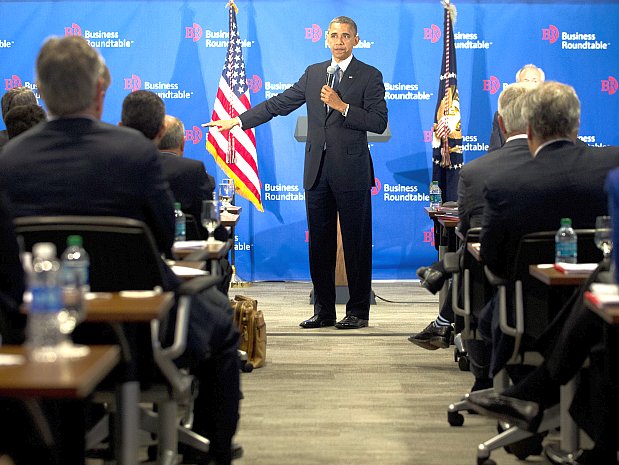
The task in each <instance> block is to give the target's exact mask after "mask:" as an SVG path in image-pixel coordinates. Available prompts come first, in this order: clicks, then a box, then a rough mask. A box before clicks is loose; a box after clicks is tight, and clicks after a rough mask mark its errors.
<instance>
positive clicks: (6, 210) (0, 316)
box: [0, 192, 25, 344]
mask: <svg viewBox="0 0 619 465" xmlns="http://www.w3.org/2000/svg"><path fill="white" fill-rule="evenodd" d="M0 244H1V246H0V334H2V342H4V343H5V344H15V343H19V342H21V338H22V336H23V334H22V330H23V328H24V324H25V318H24V317H23V315H21V314H20V313H19V304H20V303H21V301H22V296H23V294H24V289H25V277H24V269H23V268H22V264H21V261H20V259H19V246H18V245H17V239H16V238H15V232H14V231H13V215H12V212H11V208H10V206H9V202H8V199H7V198H6V196H5V195H4V194H3V193H2V192H0Z"/></svg>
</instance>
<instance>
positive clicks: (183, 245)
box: [170, 240, 234, 277]
mask: <svg viewBox="0 0 619 465" xmlns="http://www.w3.org/2000/svg"><path fill="white" fill-rule="evenodd" d="M230 248H232V249H234V245H233V242H232V241H231V240H228V241H226V242H223V241H217V240H215V241H211V242H209V241H180V242H175V243H174V246H173V248H172V251H173V252H174V255H176V257H177V258H179V259H180V261H174V262H170V263H172V264H173V265H183V261H185V260H188V263H195V262H196V261H207V262H210V271H211V274H212V275H213V276H215V275H218V274H220V273H221V270H220V269H219V265H218V263H219V260H220V259H221V258H224V257H225V256H226V255H227V254H228V251H229V250H230ZM192 257H197V259H195V260H194V259H193V258H192ZM183 266H184V265H183ZM190 266H193V265H190ZM194 277H195V276H194Z"/></svg>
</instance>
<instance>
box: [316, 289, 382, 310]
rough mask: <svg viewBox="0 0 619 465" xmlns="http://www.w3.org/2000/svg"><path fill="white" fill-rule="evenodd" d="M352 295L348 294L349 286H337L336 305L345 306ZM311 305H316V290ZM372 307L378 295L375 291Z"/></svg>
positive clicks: (371, 301)
mask: <svg viewBox="0 0 619 465" xmlns="http://www.w3.org/2000/svg"><path fill="white" fill-rule="evenodd" d="M349 298H350V294H349V292H348V286H335V303H336V304H345V303H346V302H348V299H349ZM309 303H310V305H313V304H314V289H312V291H311V292H310V300H309ZM370 305H376V294H374V291H373V290H372V291H370Z"/></svg>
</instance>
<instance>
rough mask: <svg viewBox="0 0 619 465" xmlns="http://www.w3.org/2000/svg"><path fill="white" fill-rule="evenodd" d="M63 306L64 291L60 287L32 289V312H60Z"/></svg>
mask: <svg viewBox="0 0 619 465" xmlns="http://www.w3.org/2000/svg"><path fill="white" fill-rule="evenodd" d="M62 305H63V304H62V290H61V289H60V288H59V287H34V288H32V305H31V308H30V311H31V312H34V313H51V312H58V311H60V309H61V308H62Z"/></svg>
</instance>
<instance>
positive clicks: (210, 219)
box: [201, 200, 219, 242]
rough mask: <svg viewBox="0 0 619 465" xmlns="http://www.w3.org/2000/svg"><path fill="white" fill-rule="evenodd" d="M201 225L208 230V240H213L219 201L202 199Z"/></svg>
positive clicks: (217, 222) (217, 224) (217, 223)
mask: <svg viewBox="0 0 619 465" xmlns="http://www.w3.org/2000/svg"><path fill="white" fill-rule="evenodd" d="M201 219H202V226H204V228H205V229H206V230H207V231H208V242H214V241H215V234H214V233H215V229H217V226H219V201H218V200H203V201H202V215H201Z"/></svg>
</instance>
